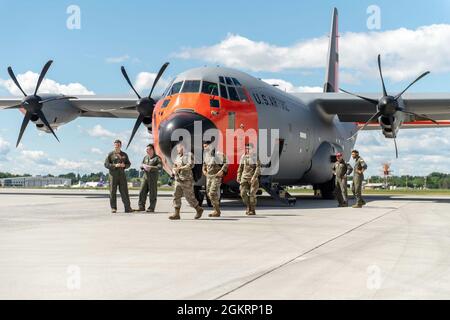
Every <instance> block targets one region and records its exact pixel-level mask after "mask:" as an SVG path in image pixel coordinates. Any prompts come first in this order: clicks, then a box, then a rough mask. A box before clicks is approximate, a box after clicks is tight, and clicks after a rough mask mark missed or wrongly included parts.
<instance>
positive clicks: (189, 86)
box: [181, 80, 200, 92]
mask: <svg viewBox="0 0 450 320" xmlns="http://www.w3.org/2000/svg"><path fill="white" fill-rule="evenodd" d="M199 91H200V80H186V81H185V82H184V86H183V89H181V92H199Z"/></svg>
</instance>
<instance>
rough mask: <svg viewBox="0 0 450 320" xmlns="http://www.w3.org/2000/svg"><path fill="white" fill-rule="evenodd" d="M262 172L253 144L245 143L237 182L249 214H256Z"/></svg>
mask: <svg viewBox="0 0 450 320" xmlns="http://www.w3.org/2000/svg"><path fill="white" fill-rule="evenodd" d="M260 174H261V163H260V161H259V160H258V158H257V156H256V154H255V153H253V145H252V144H246V145H245V153H244V154H243V155H242V157H241V159H240V161H239V168H238V172H237V182H238V183H239V184H240V187H239V188H240V191H241V198H242V201H243V202H244V204H245V205H246V206H247V211H246V212H245V214H247V215H255V214H256V213H255V208H256V192H257V191H258V188H259V176H260Z"/></svg>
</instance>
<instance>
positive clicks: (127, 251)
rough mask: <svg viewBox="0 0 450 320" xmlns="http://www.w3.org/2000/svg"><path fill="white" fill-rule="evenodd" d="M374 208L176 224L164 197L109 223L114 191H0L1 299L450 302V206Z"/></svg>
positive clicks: (234, 203) (185, 219) (431, 200)
mask: <svg viewBox="0 0 450 320" xmlns="http://www.w3.org/2000/svg"><path fill="white" fill-rule="evenodd" d="M366 199H367V200H368V204H367V205H366V206H365V207H364V208H362V209H353V208H337V207H336V202H335V201H327V200H319V199H314V198H313V197H310V196H299V197H298V198H297V204H296V206H295V207H285V206H283V205H281V204H279V203H277V202H275V201H274V200H272V199H270V198H268V197H264V196H263V197H260V198H259V199H258V201H259V202H258V208H257V215H256V216H254V217H247V216H245V215H244V210H243V206H242V204H241V202H240V201H238V200H224V201H223V217H221V218H208V217H207V213H208V212H209V211H210V210H209V209H207V210H205V214H204V217H203V218H202V219H201V220H194V219H193V217H194V214H195V213H194V210H193V209H192V208H190V207H188V206H187V204H186V202H183V208H182V220H180V221H169V220H168V219H167V217H168V212H169V211H170V210H171V200H172V199H171V197H170V194H169V193H167V192H165V193H162V195H161V196H160V197H159V199H158V204H157V212H156V213H154V214H125V213H123V212H120V209H119V213H118V214H115V215H112V214H111V213H110V210H109V207H108V206H109V201H108V198H107V194H106V192H105V191H84V190H13V189H0V299H18V298H20V299H53V298H56V299H449V298H450V210H449V209H450V198H446V197H408V196H392V197H386V196H371V197H367V198H366ZM118 200H119V208H123V206H122V205H121V203H120V197H119V199H118ZM132 203H133V205H134V206H135V207H136V206H137V197H136V193H135V192H134V193H133V196H132Z"/></svg>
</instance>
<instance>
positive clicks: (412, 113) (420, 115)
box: [402, 111, 439, 125]
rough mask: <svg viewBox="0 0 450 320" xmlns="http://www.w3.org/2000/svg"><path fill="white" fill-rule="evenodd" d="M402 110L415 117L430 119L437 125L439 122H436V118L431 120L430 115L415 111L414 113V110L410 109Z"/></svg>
mask: <svg viewBox="0 0 450 320" xmlns="http://www.w3.org/2000/svg"><path fill="white" fill-rule="evenodd" d="M402 112H403V113H406V114H410V115H413V116H415V117H417V118H423V119H426V120H430V121H432V122H433V123H435V124H437V125H439V123H438V122H437V121H436V120H433V119H431V118H430V117H428V116H426V115H424V114H417V113H414V112H411V111H402Z"/></svg>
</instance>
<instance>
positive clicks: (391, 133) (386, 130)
mask: <svg viewBox="0 0 450 320" xmlns="http://www.w3.org/2000/svg"><path fill="white" fill-rule="evenodd" d="M403 120H404V117H403V116H402V115H401V114H400V113H399V112H397V113H396V114H395V116H394V122H393V125H392V126H391V124H390V122H389V118H387V117H383V116H381V117H380V118H379V119H378V122H379V123H380V126H381V131H382V132H383V135H384V136H385V137H386V138H394V137H396V136H397V132H398V130H399V129H400V126H401V124H402V122H403Z"/></svg>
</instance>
